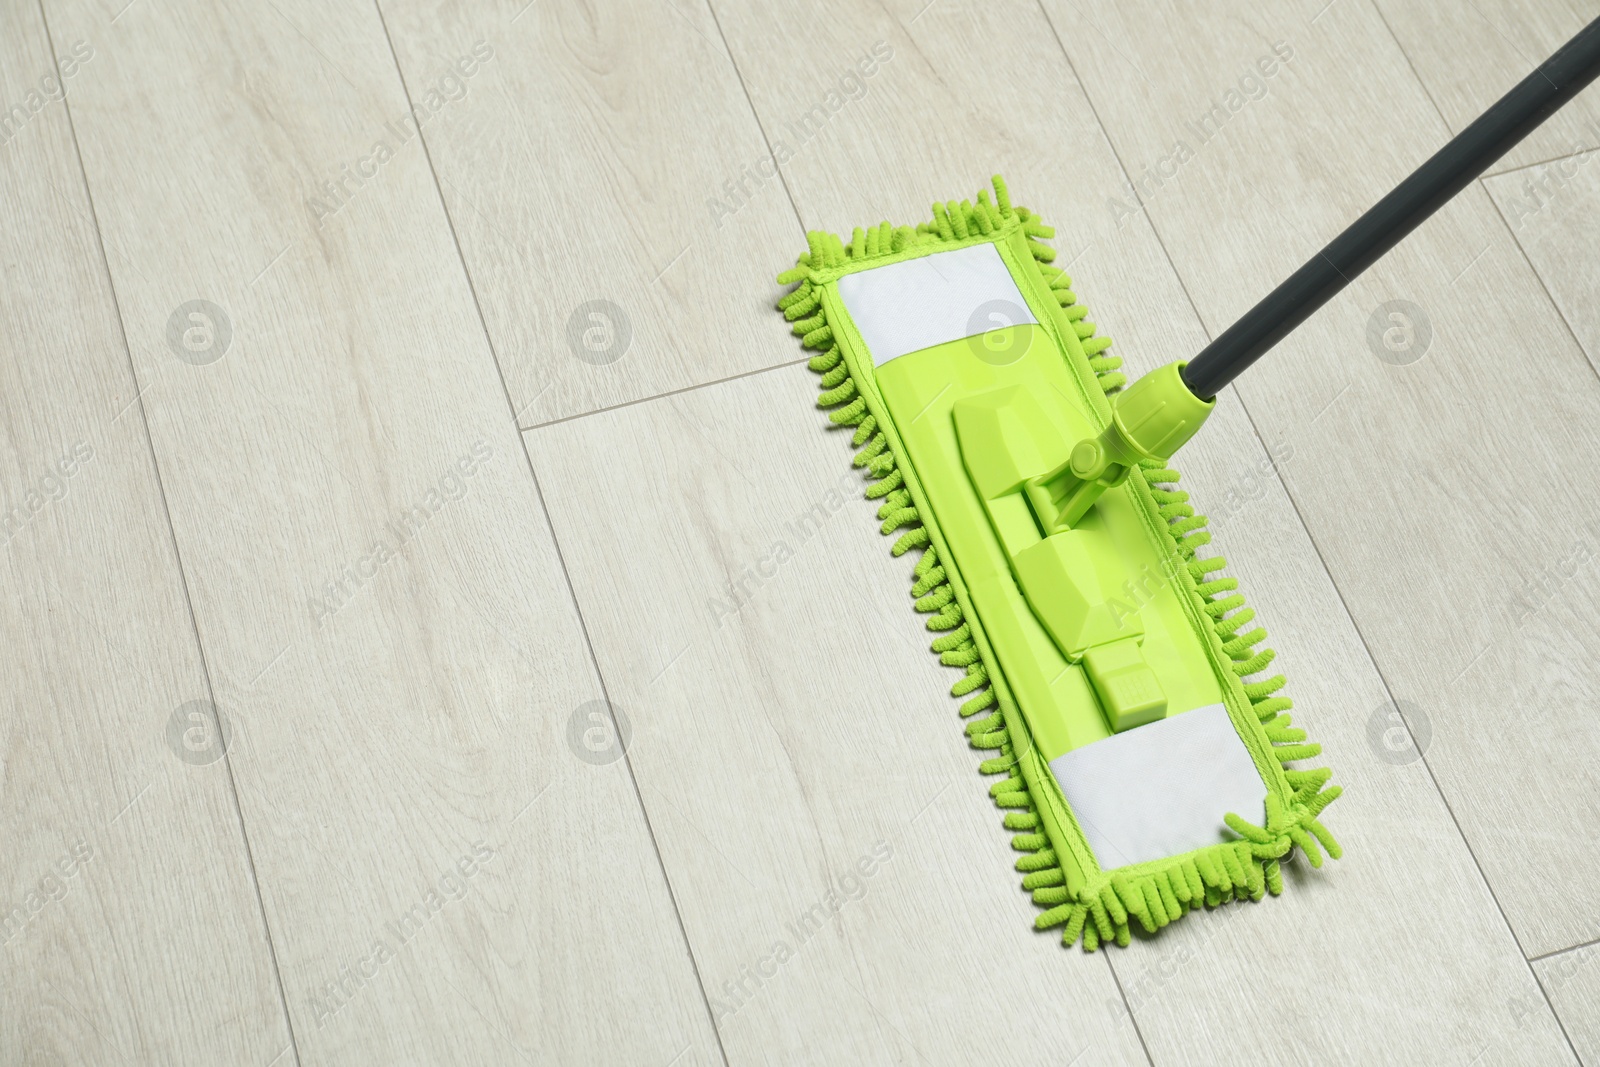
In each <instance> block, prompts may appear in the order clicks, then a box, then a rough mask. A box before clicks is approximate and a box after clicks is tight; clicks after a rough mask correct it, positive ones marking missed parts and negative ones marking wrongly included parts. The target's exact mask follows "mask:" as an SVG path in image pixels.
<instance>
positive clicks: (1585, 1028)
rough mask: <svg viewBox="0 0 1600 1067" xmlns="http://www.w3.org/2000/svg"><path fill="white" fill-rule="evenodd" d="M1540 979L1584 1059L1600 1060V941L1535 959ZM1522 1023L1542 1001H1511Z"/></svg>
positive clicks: (1599, 1061)
mask: <svg viewBox="0 0 1600 1067" xmlns="http://www.w3.org/2000/svg"><path fill="white" fill-rule="evenodd" d="M1533 969H1534V970H1535V971H1536V972H1537V973H1538V975H1539V982H1540V983H1541V984H1542V985H1543V986H1544V988H1545V992H1546V993H1548V994H1549V996H1550V1002H1551V1003H1552V1004H1554V1005H1555V1008H1556V1013H1557V1014H1558V1015H1560V1016H1561V1022H1562V1025H1564V1026H1565V1027H1566V1028H1567V1034H1568V1035H1569V1036H1570V1037H1571V1038H1572V1043H1573V1045H1574V1046H1576V1047H1577V1050H1578V1055H1580V1056H1581V1057H1583V1062H1584V1063H1600V945H1595V944H1590V945H1584V946H1582V947H1581V948H1575V949H1572V950H1570V951H1567V952H1561V953H1557V954H1556V955H1554V956H1547V957H1546V958H1544V959H1542V960H1538V961H1537V962H1535V963H1534V965H1533ZM1506 1007H1507V1008H1508V1009H1509V1010H1510V1012H1511V1014H1512V1017H1513V1018H1515V1019H1516V1020H1517V1022H1518V1024H1519V1025H1521V1024H1522V1023H1523V1021H1524V1020H1525V1019H1526V1018H1527V1017H1528V1016H1529V1015H1530V1014H1537V1012H1538V1008H1539V1006H1538V1004H1536V1003H1533V1002H1530V1001H1527V1000H1523V999H1518V998H1513V999H1512V1000H1511V1001H1510V1002H1508V1003H1507V1005H1506Z"/></svg>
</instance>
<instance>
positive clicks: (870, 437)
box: [778, 175, 1341, 952]
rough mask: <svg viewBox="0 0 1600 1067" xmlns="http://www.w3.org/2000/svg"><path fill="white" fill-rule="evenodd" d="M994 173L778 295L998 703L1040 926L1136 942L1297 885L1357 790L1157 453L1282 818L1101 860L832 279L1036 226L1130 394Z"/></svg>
mask: <svg viewBox="0 0 1600 1067" xmlns="http://www.w3.org/2000/svg"><path fill="white" fill-rule="evenodd" d="M993 182H994V192H995V197H994V200H993V201H991V200H990V199H989V194H988V191H987V190H984V191H982V192H980V193H979V194H978V197H977V199H976V200H975V201H967V200H963V201H960V202H959V203H958V202H956V201H953V200H952V201H949V202H948V203H944V204H940V203H935V204H934V205H933V219H932V221H931V222H924V223H922V224H920V225H918V226H917V227H915V228H912V227H910V226H900V227H891V226H890V225H889V223H887V222H884V223H882V224H880V225H879V226H877V227H874V228H872V229H865V230H864V229H861V228H857V229H856V230H855V231H854V232H853V233H852V235H851V239H850V242H849V243H848V244H846V243H844V242H842V241H841V240H840V239H839V237H838V236H836V235H835V234H831V233H826V232H822V231H812V232H811V233H809V234H807V242H808V245H809V248H808V250H807V252H806V253H805V254H803V255H801V256H800V257H799V259H798V260H797V261H796V264H795V266H794V267H793V268H792V269H790V270H787V271H784V272H783V273H782V274H780V275H778V282H779V284H781V285H793V286H794V288H793V289H792V290H791V291H790V292H789V293H788V294H787V295H786V296H784V297H783V298H782V299H781V300H779V301H778V308H779V310H781V311H782V312H783V314H784V317H785V319H787V320H788V321H789V322H791V323H793V331H794V333H796V334H797V335H799V336H800V338H801V343H802V345H803V346H804V347H805V348H807V349H810V350H813V351H816V352H817V353H818V354H817V355H815V356H813V357H812V358H811V360H810V361H809V366H810V367H811V369H812V370H813V371H815V372H817V373H818V374H819V375H821V389H822V395H821V396H820V397H819V398H818V400H817V404H818V406H819V407H822V408H828V409H832V410H831V411H830V414H829V419H830V420H831V421H832V422H833V423H834V424H836V425H840V426H853V427H854V428H855V432H854V434H853V437H852V444H853V445H854V446H855V447H856V449H857V452H856V457H855V466H857V467H860V468H863V471H864V474H865V475H866V477H868V478H869V479H871V481H872V484H871V485H869V486H868V487H867V489H866V496H867V497H868V498H869V499H875V500H881V501H882V503H881V506H880V508H879V511H878V518H879V519H880V520H882V527H881V532H882V533H883V534H885V535H889V534H898V536H897V538H896V540H895V542H894V545H893V547H892V548H891V550H890V551H891V553H892V554H893V555H895V556H901V555H904V554H905V553H906V552H909V551H911V550H912V549H914V548H916V549H921V550H922V555H921V557H920V558H919V559H918V561H917V564H916V567H915V569H914V576H915V580H914V584H913V585H912V588H911V594H912V596H913V597H914V598H915V607H916V609H917V610H918V611H919V612H923V613H928V614H932V616H933V617H932V618H930V619H929V620H928V624H927V625H928V629H929V630H932V631H934V632H936V633H938V634H939V635H940V636H939V637H937V638H936V639H935V640H934V642H933V645H932V649H933V651H934V652H936V653H938V654H939V658H940V662H942V663H944V664H946V665H947V666H952V667H960V668H962V669H963V670H964V672H965V673H964V676H963V677H962V679H961V680H960V681H958V682H956V683H955V685H954V686H953V687H952V688H951V694H952V695H953V696H956V697H965V698H967V699H966V700H965V702H964V703H963V704H962V706H961V714H962V715H963V716H964V717H968V718H974V717H975V716H978V715H979V714H980V713H983V712H987V713H988V714H987V715H985V716H983V717H982V718H975V719H974V721H972V722H969V723H968V725H967V727H966V733H967V735H968V737H969V739H970V743H971V744H972V746H973V747H974V748H977V749H980V750H984V751H988V752H993V753H995V754H994V755H993V756H991V757H990V758H988V759H985V760H984V761H983V762H982V763H981V764H980V765H979V770H980V772H981V773H983V774H986V775H1004V777H1003V778H1002V779H1001V780H1000V781H998V782H996V783H995V784H994V785H993V786H991V788H990V790H989V793H990V796H991V797H993V798H994V801H995V804H996V806H998V807H999V808H1001V809H1002V810H1003V811H1004V812H1005V816H1004V824H1005V826H1006V828H1007V829H1008V830H1011V831H1013V832H1014V836H1013V837H1012V847H1013V848H1015V849H1016V850H1018V851H1019V852H1023V853H1026V855H1024V856H1023V857H1022V858H1021V859H1019V860H1018V861H1017V865H1016V866H1017V870H1019V871H1021V872H1022V873H1023V878H1022V887H1023V888H1024V889H1025V890H1028V891H1030V892H1031V893H1032V896H1033V900H1034V902H1035V903H1036V904H1037V905H1039V906H1040V907H1041V908H1043V909H1044V910H1043V911H1042V912H1041V913H1040V914H1039V916H1038V917H1037V919H1036V920H1035V926H1036V927H1037V928H1039V929H1041V930H1043V929H1048V928H1050V927H1054V926H1063V927H1064V930H1063V935H1062V940H1063V942H1064V943H1065V944H1068V945H1071V944H1074V943H1076V942H1077V941H1078V940H1079V939H1080V937H1081V939H1082V941H1083V946H1084V948H1085V949H1086V950H1088V951H1091V952H1092V951H1094V950H1095V949H1096V948H1097V947H1098V946H1099V945H1100V944H1101V943H1102V942H1111V941H1115V942H1116V943H1117V944H1119V945H1126V944H1128V943H1129V941H1130V933H1131V923H1132V922H1134V921H1137V922H1138V923H1139V925H1140V926H1141V927H1142V928H1143V929H1145V930H1146V931H1149V932H1154V931H1156V930H1158V929H1160V928H1161V927H1164V926H1166V925H1167V924H1168V923H1170V922H1172V921H1173V920H1175V919H1178V918H1181V917H1182V916H1183V915H1185V914H1187V913H1188V912H1189V911H1191V910H1193V909H1195V908H1198V907H1199V906H1200V905H1201V904H1202V903H1204V904H1205V905H1207V906H1211V907H1216V906H1219V905H1221V904H1223V903H1227V902H1229V901H1234V900H1243V899H1245V898H1249V899H1251V900H1260V899H1261V898H1262V897H1263V896H1264V895H1265V894H1266V893H1269V892H1270V893H1272V894H1274V895H1276V894H1278V893H1280V892H1282V890H1283V876H1282V871H1281V866H1280V865H1281V863H1282V862H1283V860H1284V859H1286V858H1287V857H1288V855H1289V853H1290V852H1291V851H1292V850H1293V849H1295V848H1296V847H1298V848H1299V849H1300V850H1301V851H1302V852H1304V853H1305V856H1306V859H1307V860H1308V862H1310V864H1311V865H1312V866H1313V867H1320V866H1321V865H1322V859H1323V855H1322V854H1323V850H1326V851H1327V853H1328V855H1330V856H1333V857H1334V858H1338V857H1339V855H1340V854H1341V851H1340V848H1339V845H1338V843H1337V842H1336V841H1334V839H1333V837H1332V835H1331V834H1329V833H1328V831H1327V829H1326V828H1325V827H1323V825H1322V823H1321V822H1320V821H1319V819H1318V816H1320V815H1321V813H1322V811H1323V809H1325V808H1326V807H1327V806H1328V805H1329V804H1330V803H1332V802H1333V800H1334V799H1336V798H1337V797H1338V796H1339V793H1340V788H1339V787H1338V786H1329V785H1328V780H1329V778H1330V777H1331V773H1332V772H1330V771H1329V770H1327V769H1326V768H1318V769H1315V770H1302V769H1296V768H1292V767H1290V766H1289V764H1290V763H1292V762H1295V761H1298V760H1303V759H1309V758H1311V757H1314V756H1316V755H1318V754H1320V753H1321V751H1322V748H1321V746H1320V745H1317V744H1314V743H1310V742H1308V741H1307V740H1306V734H1305V731H1304V730H1301V729H1298V728H1296V727H1294V726H1293V725H1292V721H1291V719H1290V716H1289V714H1288V711H1289V709H1290V708H1291V707H1292V702H1291V701H1290V700H1289V698H1288V697H1287V696H1284V695H1282V693H1281V692H1280V691H1281V690H1282V688H1283V686H1284V684H1285V679H1284V677H1283V675H1281V674H1277V675H1273V676H1271V677H1269V678H1265V679H1261V680H1257V681H1249V680H1248V679H1249V678H1250V677H1251V676H1252V675H1258V674H1260V673H1262V672H1263V671H1265V669H1266V668H1267V667H1268V666H1269V665H1270V664H1271V662H1272V660H1273V658H1274V653H1273V651H1272V650H1271V649H1270V648H1261V647H1260V645H1261V642H1262V641H1263V640H1265V638H1266V636H1267V635H1266V630H1265V629H1263V628H1262V627H1261V626H1259V625H1257V626H1253V627H1252V626H1251V625H1250V624H1251V623H1252V622H1254V620H1255V612H1254V611H1253V610H1252V609H1251V608H1249V607H1247V606H1245V603H1244V597H1243V596H1242V595H1241V594H1240V593H1239V592H1238V586H1239V582H1238V579H1236V578H1229V577H1223V576H1221V575H1220V574H1219V572H1220V571H1221V570H1222V569H1223V568H1224V567H1226V562H1225V561H1224V559H1223V558H1222V557H1221V556H1211V557H1201V556H1199V555H1198V550H1199V549H1200V548H1201V547H1202V546H1204V545H1206V544H1208V543H1209V542H1210V540H1211V535H1210V533H1209V532H1208V531H1207V530H1206V528H1205V527H1206V519H1205V516H1203V515H1197V514H1195V511H1194V508H1193V506H1192V505H1190V504H1189V502H1188V500H1189V496H1188V494H1187V493H1186V492H1183V491H1182V490H1180V489H1178V488H1177V485H1178V480H1179V474H1178V472H1177V471H1176V470H1173V469H1171V468H1167V467H1162V466H1160V465H1158V464H1147V465H1146V466H1145V468H1144V469H1143V470H1141V471H1138V472H1135V475H1134V477H1131V478H1130V479H1129V481H1130V483H1131V484H1132V485H1133V487H1134V489H1133V491H1134V492H1135V493H1136V494H1137V495H1139V496H1140V497H1141V498H1142V499H1144V501H1145V503H1146V506H1147V507H1149V508H1150V509H1152V511H1153V512H1154V513H1155V514H1156V515H1158V516H1159V520H1160V521H1162V522H1164V523H1165V524H1166V529H1167V532H1168V534H1169V536H1170V537H1171V538H1172V543H1173V551H1174V554H1175V558H1176V559H1177V560H1178V561H1180V562H1181V566H1178V567H1177V568H1175V570H1176V575H1177V576H1181V584H1182V585H1183V588H1184V589H1186V590H1187V592H1188V594H1189V598H1190V600H1191V602H1192V604H1193V607H1194V609H1195V611H1194V617H1195V618H1196V620H1199V623H1198V624H1199V625H1204V624H1206V623H1209V625H1210V627H1211V629H1212V631H1213V633H1214V635H1215V641H1214V642H1213V654H1214V656H1215V657H1216V658H1217V659H1218V660H1219V662H1221V663H1222V664H1223V665H1224V667H1225V670H1224V671H1222V672H1221V674H1222V675H1223V676H1224V681H1225V683H1226V684H1225V688H1226V689H1227V690H1228V691H1229V697H1230V700H1229V704H1230V710H1232V709H1233V707H1234V706H1236V707H1237V708H1239V709H1243V710H1241V711H1240V714H1239V716H1236V717H1235V726H1236V727H1237V728H1239V729H1240V734H1241V738H1242V739H1243V740H1244V741H1245V742H1246V745H1247V747H1248V748H1250V749H1251V750H1252V752H1253V753H1254V754H1256V756H1257V759H1258V764H1259V763H1262V762H1263V761H1265V763H1266V765H1267V766H1266V767H1264V768H1263V770H1264V777H1265V778H1266V779H1267V784H1268V790H1267V796H1266V825H1264V826H1257V825H1255V824H1252V823H1250V822H1248V821H1246V820H1244V819H1242V818H1240V817H1239V816H1237V815H1233V814H1230V815H1228V816H1227V823H1228V826H1229V827H1230V828H1231V829H1232V830H1233V831H1234V832H1235V833H1236V834H1237V835H1238V839H1237V840H1234V841H1227V842H1222V843H1219V844H1216V845H1211V846H1208V847H1206V848H1202V849H1197V850H1195V851H1193V852H1189V853H1186V854H1184V855H1180V856H1173V857H1168V858H1165V859H1161V860H1155V861H1151V862H1148V863H1141V864H1135V865H1130V866H1127V867H1122V868H1118V869H1115V870H1111V871H1104V870H1101V869H1100V868H1099V866H1098V865H1097V863H1096V862H1095V859H1094V856H1093V854H1092V853H1091V852H1090V850H1089V847H1088V845H1087V842H1086V841H1085V840H1084V837H1083V835H1082V833H1081V831H1080V830H1079V829H1078V826H1077V824H1076V822H1075V820H1074V819H1073V817H1072V814H1071V810H1070V808H1069V806H1068V805H1067V803H1066V799H1065V797H1064V796H1063V795H1062V793H1061V791H1060V789H1059V787H1058V786H1057V784H1056V782H1055V778H1054V776H1053V775H1052V773H1051V772H1050V770H1049V767H1048V766H1047V765H1046V764H1045V763H1044V761H1043V759H1042V758H1041V757H1040V756H1039V755H1038V753H1037V752H1035V751H1034V749H1033V745H1032V740H1031V737H1029V735H1028V729H1027V724H1026V722H1025V721H1024V720H1023V718H1022V716H1021V713H1020V711H1019V709H1017V707H1016V705H1015V703H1014V701H1013V700H1012V699H1011V695H1010V693H1009V692H1008V691H1007V688H1006V686H1005V684H1004V679H1003V677H1002V676H1001V675H1000V674H999V672H997V671H995V670H993V669H992V663H993V656H992V653H991V652H990V650H989V648H988V642H987V640H986V638H985V635H984V633H983V629H982V626H981V624H980V623H979V620H977V618H976V615H975V613H973V612H972V611H971V610H970V604H967V603H965V601H966V596H965V588H964V587H963V585H962V583H961V581H960V575H959V574H956V573H953V568H952V569H948V570H947V568H946V566H945V565H944V564H943V563H942V562H941V555H940V550H941V547H942V540H943V539H942V538H941V537H940V536H939V531H938V527H937V523H936V522H935V521H934V517H933V516H932V515H931V513H929V512H928V509H927V508H926V506H925V505H924V506H919V504H918V500H919V499H920V498H922V492H921V486H920V485H919V484H918V483H917V479H916V476H915V472H914V471H913V470H911V468H910V465H909V464H908V463H905V462H904V457H903V452H902V451H901V449H900V447H899V440H898V435H897V434H896V433H895V432H894V428H893V426H892V425H889V424H888V420H886V419H883V417H882V412H881V410H874V409H875V408H876V407H877V405H876V404H874V403H872V400H873V399H875V397H874V393H875V390H874V389H873V387H872V386H871V384H870V383H866V382H861V383H858V382H857V381H856V380H855V378H854V377H853V376H852V374H851V372H850V367H849V365H848V362H847V360H846V358H845V355H844V352H843V351H842V349H841V347H840V345H839V343H838V341H837V339H836V338H835V337H834V330H833V327H832V326H830V325H829V322H828V316H827V311H826V309H825V305H824V300H823V293H824V287H825V286H826V285H828V284H829V283H830V282H832V281H833V280H835V279H836V278H837V277H838V276H839V275H840V274H842V273H847V272H849V271H850V270H854V269H858V268H860V267H862V266H864V265H865V263H866V262H867V261H871V264H872V266H880V265H884V264H887V263H891V262H895V261H898V260H903V259H909V258H913V257H915V256H918V255H925V254H927V253H928V252H931V251H944V250H947V249H952V248H957V247H960V246H962V245H966V244H972V243H975V242H977V241H982V240H994V239H997V238H1000V237H1003V236H1007V235H1009V234H1011V233H1012V232H1013V231H1016V230H1019V229H1020V230H1021V232H1022V233H1023V234H1024V235H1025V238H1026V244H1027V248H1028V250H1029V251H1030V252H1031V253H1032V256H1033V261H1034V265H1035V267H1036V268H1037V269H1038V272H1039V279H1040V281H1041V282H1042V283H1043V285H1044V286H1045V287H1046V288H1047V289H1048V291H1049V292H1050V293H1051V294H1052V295H1053V296H1054V297H1055V301H1056V303H1057V304H1058V305H1059V307H1060V309H1061V316H1060V318H1059V319H1058V324H1060V325H1062V326H1063V327H1064V328H1065V329H1067V330H1070V331H1071V333H1072V335H1073V336H1074V338H1075V339H1076V341H1077V342H1078V345H1079V347H1080V348H1081V351H1082V355H1083V357H1084V359H1085V360H1086V361H1087V366H1088V368H1089V370H1090V371H1092V372H1093V376H1094V380H1095V382H1096V383H1098V385H1099V387H1100V391H1101V393H1102V394H1103V395H1102V397H1100V398H1097V400H1103V399H1104V396H1109V395H1110V394H1113V393H1115V392H1116V391H1117V390H1118V389H1120V388H1121V387H1122V386H1123V384H1125V382H1126V380H1127V379H1126V377H1125V376H1124V375H1123V374H1122V373H1121V370H1120V368H1121V364H1122V360H1121V358H1120V357H1117V356H1113V355H1109V354H1107V349H1109V348H1110V345H1111V341H1110V339H1109V338H1105V337H1097V336H1096V335H1095V334H1096V327H1095V325H1094V323H1093V322H1091V321H1089V319H1088V317H1087V309H1085V307H1084V306H1083V304H1082V303H1081V302H1080V301H1079V300H1078V298H1077V295H1076V294H1075V293H1074V292H1073V291H1072V289H1071V284H1072V280H1071V279H1070V278H1069V277H1067V275H1066V274H1064V273H1063V272H1062V271H1060V270H1059V269H1057V268H1055V267H1053V266H1051V265H1050V263H1051V261H1052V260H1053V259H1054V258H1055V250H1054V249H1053V248H1051V247H1049V246H1048V245H1046V244H1044V243H1043V242H1044V240H1045V239H1048V238H1050V237H1053V236H1054V231H1053V230H1052V229H1051V228H1050V227H1048V226H1046V225H1044V223H1043V222H1041V221H1040V220H1039V218H1038V217H1037V216H1036V215H1034V214H1032V213H1031V212H1030V211H1028V209H1027V208H1024V207H1020V206H1013V205H1012V204H1011V202H1010V197H1009V195H1008V193H1007V190H1006V185H1005V182H1004V181H1003V180H1002V179H1001V178H1000V177H999V176H998V175H996V176H995V177H994V180H993ZM1096 407H1097V408H1099V409H1100V410H1101V414H1102V416H1105V415H1106V413H1107V412H1109V406H1106V405H1104V404H1100V403H1097V404H1096ZM1252 712H1253V718H1251V717H1250V715H1249V713H1252ZM1241 717H1242V718H1241ZM1273 763H1275V764H1276V766H1273ZM1268 770H1270V771H1272V772H1273V773H1270V774H1269V773H1266V772H1267V771H1268Z"/></svg>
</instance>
